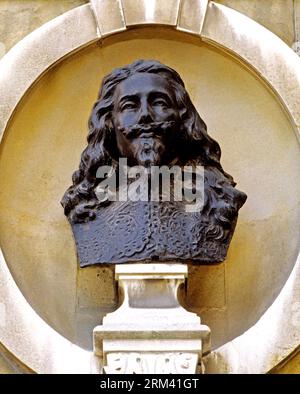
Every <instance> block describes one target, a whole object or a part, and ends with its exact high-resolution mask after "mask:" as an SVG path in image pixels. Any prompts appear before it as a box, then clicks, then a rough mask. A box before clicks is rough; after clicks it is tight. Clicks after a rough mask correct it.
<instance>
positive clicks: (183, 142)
mask: <svg viewBox="0 0 300 394" xmlns="http://www.w3.org/2000/svg"><path fill="white" fill-rule="evenodd" d="M87 141H88V145H87V147H86V148H85V150H84V151H83V153H82V155H81V161H80V165H79V169H78V170H77V171H75V172H74V174H73V178H72V179H73V185H72V186H71V187H69V188H68V190H67V191H66V192H65V194H64V196H63V199H62V202H61V203H62V205H63V207H64V211H65V215H66V216H67V217H68V219H69V222H70V224H71V226H72V229H73V233H74V237H75V241H76V245H77V252H78V256H79V261H80V265H81V267H84V266H88V265H94V264H109V263H113V264H118V263H129V262H149V261H152V262H170V261H172V262H191V263H198V264H213V263H218V262H221V261H223V260H224V259H225V257H226V254H227V250H228V247H229V243H230V241H231V238H232V235H233V232H234V229H235V225H236V221H237V216H238V211H239V209H240V208H241V207H242V205H243V204H244V202H245V201H246V198H247V196H246V194H245V193H243V192H241V191H239V190H237V189H236V188H235V182H234V181H233V178H232V177H231V176H230V175H229V174H227V173H226V172H225V171H224V170H223V168H222V166H221V164H220V156H221V150H220V147H219V144H218V143H217V142H216V141H215V140H213V139H212V138H211V137H210V136H209V135H208V133H207V128H206V125H205V123H204V121H203V120H202V119H201V117H200V116H199V114H198V113H197V111H196V109H195V107H194V105H193V104H192V102H191V99H190V97H189V95H188V93H187V91H186V90H185V87H184V83H183V81H182V79H181V78H180V76H179V74H178V73H177V72H176V71H175V70H173V69H171V68H170V67H168V66H165V65H163V64H161V63H159V62H157V61H144V60H138V61H135V62H134V63H132V64H130V65H127V66H125V67H121V68H118V69H115V70H113V71H112V73H111V74H109V75H107V76H106V77H105V78H104V79H103V82H102V86H101V89H100V93H99V97H98V100H97V101H96V103H95V105H94V108H93V110H92V114H91V117H90V120H89V133H88V137H87ZM120 159H126V163H127V165H128V166H129V168H133V167H134V166H139V167H143V168H145V171H146V172H145V173H146V174H147V176H146V183H147V182H148V181H149V180H150V175H149V174H150V170H151V168H158V167H159V168H163V167H164V168H175V167H176V168H177V169H182V173H181V174H179V177H178V178H177V179H179V178H180V179H181V180H182V177H184V173H185V169H186V168H196V167H197V168H203V173H202V178H201V179H202V186H203V195H202V203H201V209H196V210H189V209H185V208H186V202H187V201H186V198H185V197H186V196H185V197H183V199H180V198H179V199H175V198H174V190H175V186H174V182H175V178H174V179H173V178H172V180H171V181H170V183H169V185H168V186H169V188H170V192H169V197H170V198H168V199H167V200H166V199H161V198H159V199H156V200H155V201H153V200H152V199H151V198H149V199H148V200H147V199H142V198H141V199H133V200H132V199H131V200H130V199H128V198H127V199H126V198H125V199H116V198H113V199H109V198H102V199H101V198H99V194H98V193H97V188H99V185H103V184H105V181H107V182H108V181H112V180H114V185H115V187H114V189H115V191H116V192H118V190H121V184H120V179H121V178H120V176H119V175H120V174H121V172H122V171H123V168H122V166H121V165H120ZM103 168H104V169H105V171H99V169H103ZM109 168H111V169H112V172H111V171H110V170H109ZM151 173H152V170H151ZM99 174H100V175H99ZM190 180H191V181H190V182H189V185H190V189H191V190H194V189H195V176H192V177H191V178H190ZM131 182H132V181H131ZM129 183H130V181H129ZM104 189H105V188H104ZM104 189H101V188H100V189H98V190H102V191H103V190H104ZM163 189H164V184H162V185H161V188H160V189H159V192H158V194H159V197H161V196H162V195H163V194H164V190H163ZM196 189H197V188H196ZM191 190H190V191H191ZM106 191H107V190H106ZM100 194H101V193H100ZM101 196H103V193H102V194H101ZM147 196H149V192H148V191H147ZM106 197H107V194H106ZM127 197H128V195H127ZM172 197H173V198H172Z"/></svg>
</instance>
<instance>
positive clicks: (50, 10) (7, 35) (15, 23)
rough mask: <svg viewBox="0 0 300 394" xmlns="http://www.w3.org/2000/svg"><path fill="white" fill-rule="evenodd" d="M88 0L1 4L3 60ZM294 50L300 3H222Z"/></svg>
mask: <svg viewBox="0 0 300 394" xmlns="http://www.w3.org/2000/svg"><path fill="white" fill-rule="evenodd" d="M85 3H88V0H0V57H1V56H3V55H4V53H5V52H6V51H8V50H9V49H10V48H11V47H12V46H13V45H15V44H16V43H17V42H18V41H20V40H21V39H22V38H23V37H24V36H26V35H27V34H29V33H30V32H31V31H33V30H35V29H36V28H38V27H39V26H41V25H42V24H44V23H46V22H47V21H49V20H51V19H53V18H55V17H56V16H58V15H60V14H62V13H64V12H66V11H68V10H70V9H72V8H74V7H78V6H80V5H82V4H85ZM218 3H220V4H224V5H226V6H228V7H231V8H233V9H235V10H237V11H239V12H241V13H243V14H244V15H247V16H249V17H250V18H252V19H254V20H255V21H257V22H258V23H260V24H261V25H263V26H265V27H266V28H267V29H269V30H271V31H272V32H273V33H275V34H276V35H278V36H279V37H280V38H281V39H282V40H283V41H284V42H285V43H286V44H288V45H289V46H292V45H293V43H294V42H295V41H298V40H299V37H300V0H264V1H261V0H219V1H218Z"/></svg>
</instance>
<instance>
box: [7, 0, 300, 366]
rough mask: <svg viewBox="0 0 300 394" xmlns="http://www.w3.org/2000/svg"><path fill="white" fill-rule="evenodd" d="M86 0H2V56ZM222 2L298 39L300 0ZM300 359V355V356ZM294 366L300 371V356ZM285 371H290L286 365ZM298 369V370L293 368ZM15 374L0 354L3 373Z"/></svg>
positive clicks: (288, 38)
mask: <svg viewBox="0 0 300 394" xmlns="http://www.w3.org/2000/svg"><path fill="white" fill-rule="evenodd" d="M87 2H88V1H85V0H10V1H8V0H0V57H1V56H3V55H4V54H5V52H7V51H8V50H9V49H10V48H11V47H12V46H13V45H14V44H16V43H17V42H18V41H19V40H21V39H22V38H23V37H24V36H26V35H27V34H29V33H30V32H31V31H33V30H34V29H36V28H38V27H39V26H41V25H42V24H44V23H45V22H47V21H49V20H51V19H53V18H55V17H56V16H58V15H60V14H62V13H64V12H66V11H68V10H69V9H72V8H74V7H77V6H79V5H82V4H85V3H87ZM219 3H221V4H224V5H226V6H229V7H231V8H233V9H236V10H237V11H239V12H242V13H243V14H245V15H247V16H249V17H251V18H252V19H254V20H256V21H257V22H259V23H260V24H262V25H264V26H265V27H266V28H268V29H269V30H271V31H273V32H274V33H275V34H277V35H278V36H279V37H280V38H281V39H282V40H283V41H284V42H286V43H287V44H288V45H289V46H292V45H293V43H294V42H295V41H298V37H299V36H300V25H298V23H297V16H298V15H300V12H299V10H300V0H294V1H293V0H264V1H263V2H262V1H259V0H220V1H219ZM298 358H299V357H298ZM295 363H296V364H295V365H297V367H295V368H296V369H297V371H298V372H299V367H298V366H299V362H298V359H297V361H295ZM284 368H285V369H283V371H284V372H286V371H289V369H288V366H287V365H286V366H285V367H284ZM292 371H293V372H295V370H294V369H293V370H292ZM9 372H12V373H14V370H13V369H12V368H11V366H10V365H9V364H8V362H7V360H5V359H4V358H2V357H1V354H0V373H9Z"/></svg>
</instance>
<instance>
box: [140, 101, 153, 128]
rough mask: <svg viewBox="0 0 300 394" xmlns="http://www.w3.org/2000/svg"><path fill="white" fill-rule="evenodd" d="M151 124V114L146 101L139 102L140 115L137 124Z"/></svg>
mask: <svg viewBox="0 0 300 394" xmlns="http://www.w3.org/2000/svg"><path fill="white" fill-rule="evenodd" d="M151 122H153V114H152V111H151V108H150V107H149V104H148V102H147V101H146V100H142V101H141V107H140V113H139V123H140V124H144V123H151Z"/></svg>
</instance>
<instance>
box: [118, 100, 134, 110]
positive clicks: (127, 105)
mask: <svg viewBox="0 0 300 394" xmlns="http://www.w3.org/2000/svg"><path fill="white" fill-rule="evenodd" d="M135 108H136V103H135V102H134V101H126V102H125V103H124V104H122V105H121V111H126V110H131V109H135Z"/></svg>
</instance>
